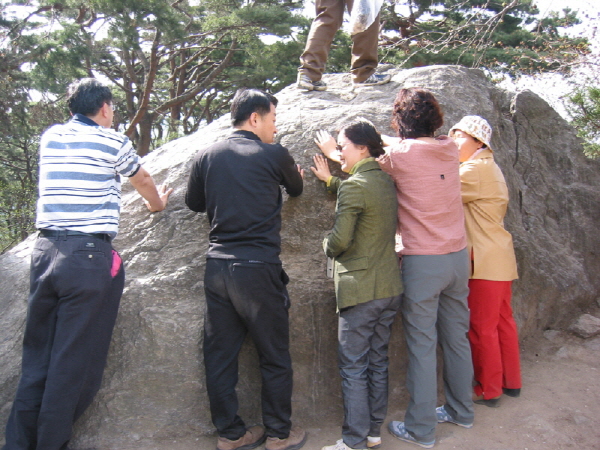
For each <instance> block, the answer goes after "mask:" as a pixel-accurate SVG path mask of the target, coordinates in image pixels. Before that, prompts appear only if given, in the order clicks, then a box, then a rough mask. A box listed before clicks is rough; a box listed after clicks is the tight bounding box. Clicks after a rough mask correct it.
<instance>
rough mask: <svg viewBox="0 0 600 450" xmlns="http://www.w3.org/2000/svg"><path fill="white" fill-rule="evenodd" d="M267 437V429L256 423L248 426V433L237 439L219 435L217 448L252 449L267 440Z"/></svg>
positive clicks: (221, 449)
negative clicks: (233, 439)
mask: <svg viewBox="0 0 600 450" xmlns="http://www.w3.org/2000/svg"><path fill="white" fill-rule="evenodd" d="M266 437H267V435H266V434H265V429H264V428H263V427H261V426H260V425H255V426H253V427H250V428H248V429H247V430H246V434H244V435H243V436H242V437H241V438H239V439H236V440H235V441H232V440H231V439H227V438H224V437H221V436H219V439H217V450H250V449H252V448H256V447H258V446H259V445H260V444H262V443H263V442H265V439H266Z"/></svg>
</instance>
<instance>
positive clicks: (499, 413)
mask: <svg viewBox="0 0 600 450" xmlns="http://www.w3.org/2000/svg"><path fill="white" fill-rule="evenodd" d="M522 372H523V390H522V393H521V396H520V397H519V398H511V397H507V396H503V397H502V400H501V405H500V407H499V408H489V407H487V406H483V405H475V426H474V427H473V428H471V429H468V430H467V429H464V428H461V427H458V426H456V425H452V424H448V423H444V424H440V425H439V426H438V428H437V432H436V433H437V442H436V445H435V447H434V448H435V449H438V450H449V449H461V450H563V449H578V450H593V449H600V337H597V338H593V339H588V340H583V339H579V338H576V337H574V336H572V335H570V334H567V333H562V332H556V331H547V332H546V333H545V334H544V337H540V338H539V339H535V340H531V341H529V342H525V343H524V345H523V352H522ZM402 418H403V411H389V412H388V417H387V420H388V421H389V420H402ZM386 425H387V423H386ZM307 431H308V433H309V437H308V441H307V443H306V445H305V446H304V447H303V450H320V449H321V447H322V446H324V445H329V444H333V443H334V442H335V441H336V440H337V439H339V438H340V433H341V431H340V425H339V424H338V423H331V424H326V425H324V426H322V427H320V428H307ZM382 438H383V446H382V449H383V450H404V449H407V450H409V449H417V448H420V447H417V446H416V445H414V444H408V443H405V442H401V441H399V440H397V439H396V438H394V437H393V436H391V435H390V434H389V433H388V432H387V428H386V429H385V431H384V432H383V436H382ZM139 444H141V443H138V446H137V447H136V449H135V450H139V449H140V447H139ZM215 446H216V438H215V437H214V436H202V437H199V438H197V439H196V440H195V441H194V442H189V441H186V442H184V441H175V442H173V441H169V442H161V443H156V442H154V443H152V444H148V445H147V446H144V450H162V449H165V450H166V449H169V450H214V449H215ZM261 449H262V447H259V450H261ZM122 450H134V449H122Z"/></svg>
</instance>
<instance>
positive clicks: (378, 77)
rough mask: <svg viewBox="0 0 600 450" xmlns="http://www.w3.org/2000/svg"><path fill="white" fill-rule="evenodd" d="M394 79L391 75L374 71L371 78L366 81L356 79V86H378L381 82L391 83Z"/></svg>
mask: <svg viewBox="0 0 600 450" xmlns="http://www.w3.org/2000/svg"><path fill="white" fill-rule="evenodd" d="M391 79H392V76H391V75H389V74H388V75H382V74H378V73H374V74H373V75H371V76H370V77H369V78H367V79H366V80H364V81H355V82H354V86H357V87H358V86H378V85H380V84H385V83H389V82H390V80H391Z"/></svg>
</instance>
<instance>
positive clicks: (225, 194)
mask: <svg viewBox="0 0 600 450" xmlns="http://www.w3.org/2000/svg"><path fill="white" fill-rule="evenodd" d="M280 186H283V187H284V188H285V190H286V192H287V193H288V194H289V195H290V196H292V197H296V196H298V195H300V194H301V193H302V188H303V181H302V177H301V176H300V173H299V172H298V169H297V168H296V164H295V162H294V159H293V158H292V156H291V155H290V153H289V152H288V150H287V149H286V148H285V147H283V146H281V145H280V144H265V143H263V142H262V141H261V140H260V139H259V138H258V136H256V135H255V134H254V133H252V132H249V131H244V130H237V131H235V132H234V133H233V134H231V136H229V137H228V138H227V139H225V140H223V141H220V142H217V143H215V144H213V145H211V146H209V147H207V148H205V149H203V150H201V151H200V152H199V153H198V154H197V155H196V158H195V159H194V162H193V165H192V170H191V173H190V177H189V180H188V188H187V192H186V195H185V202H186V204H187V206H188V207H189V208H190V209H191V210H193V211H197V212H206V213H207V216H208V220H209V222H210V233H209V242H210V245H209V249H208V253H207V258H221V259H241V260H256V261H264V262H269V263H278V262H279V253H280V252H281V237H280V230H281V207H282V193H281V188H280Z"/></svg>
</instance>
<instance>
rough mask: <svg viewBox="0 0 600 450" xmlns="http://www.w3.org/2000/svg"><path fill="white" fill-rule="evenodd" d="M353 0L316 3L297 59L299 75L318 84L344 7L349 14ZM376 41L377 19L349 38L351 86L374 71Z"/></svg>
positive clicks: (341, 18) (330, 0) (341, 19)
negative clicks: (304, 41) (305, 38)
mask: <svg viewBox="0 0 600 450" xmlns="http://www.w3.org/2000/svg"><path fill="white" fill-rule="evenodd" d="M352 5H353V0H316V2H315V7H316V14H317V16H316V17H315V20H314V21H313V23H312V25H311V27H310V32H309V33H308V39H307V40H306V47H305V49H304V53H302V56H300V69H299V72H300V73H303V74H305V75H308V77H309V78H310V79H311V81H319V80H320V79H321V76H322V75H323V72H324V71H325V63H326V61H327V56H328V55H329V49H330V47H331V42H332V41H333V37H334V36H335V33H336V32H337V31H338V30H339V29H340V27H341V26H342V21H343V18H344V7H347V8H348V11H352ZM378 39H379V16H377V18H376V19H375V21H374V22H373V24H371V26H370V27H369V28H367V29H366V30H365V31H363V32H362V33H358V34H355V35H353V36H352V60H351V65H350V72H351V73H352V79H353V81H354V82H361V81H364V80H366V79H367V78H369V77H370V76H371V75H372V74H373V73H374V72H375V69H376V68H377V44H378Z"/></svg>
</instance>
